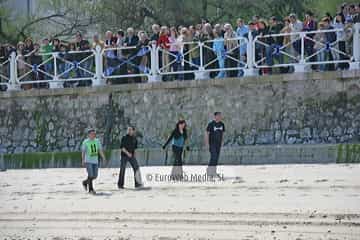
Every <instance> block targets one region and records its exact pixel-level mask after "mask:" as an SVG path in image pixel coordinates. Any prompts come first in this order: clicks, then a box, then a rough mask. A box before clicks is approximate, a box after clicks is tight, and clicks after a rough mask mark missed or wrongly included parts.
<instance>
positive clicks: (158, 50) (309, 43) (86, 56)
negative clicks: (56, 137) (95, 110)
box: [0, 23, 360, 90]
mask: <svg viewBox="0 0 360 240" xmlns="http://www.w3.org/2000/svg"><path fill="white" fill-rule="evenodd" d="M339 34H340V35H341V34H344V30H343V29H331V30H318V31H311V32H298V33H281V34H272V35H264V36H256V37H255V38H253V36H252V34H251V33H249V34H248V36H247V38H244V37H239V38H232V39H223V38H218V39H215V40H211V41H204V42H201V41H193V42H182V43H180V44H179V43H177V44H178V48H177V51H170V49H172V50H174V48H164V47H160V46H156V45H155V44H153V45H149V46H142V47H119V48H104V49H102V48H101V47H100V46H97V47H96V48H95V49H92V50H86V51H73V52H55V53H48V54H40V53H38V52H32V53H30V54H28V55H27V56H22V55H16V53H15V52H13V53H12V54H11V55H10V57H9V59H7V60H5V61H4V59H2V63H1V64H0V79H1V81H0V85H1V86H4V85H5V86H7V89H8V90H16V89H20V87H21V86H23V85H26V84H47V87H50V88H61V87H69V86H88V85H93V86H98V85H104V84H106V83H109V82H110V83H113V82H115V83H116V82H120V83H124V82H145V81H148V82H154V81H161V79H162V78H167V77H169V76H173V78H174V79H178V80H181V79H184V75H186V74H189V73H191V74H193V78H194V79H207V78H209V75H210V74H212V77H218V78H222V77H238V76H243V75H245V76H251V75H257V74H258V73H259V71H261V70H262V69H269V68H270V69H273V68H284V67H292V68H293V70H294V71H295V72H306V71H310V67H312V68H317V69H316V70H320V71H321V70H328V68H327V66H330V65H333V66H335V65H337V66H338V67H339V68H340V69H360V23H357V24H355V25H354V26H353V29H352V33H351V38H352V45H351V46H349V45H347V46H345V42H344V41H343V39H339V38H337V37H335V38H334V35H339ZM346 47H347V48H348V50H349V49H350V51H347V50H346ZM350 52H351V54H350ZM333 70H334V68H333Z"/></svg>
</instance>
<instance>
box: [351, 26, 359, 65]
mask: <svg viewBox="0 0 360 240" xmlns="http://www.w3.org/2000/svg"><path fill="white" fill-rule="evenodd" d="M350 69H360V23H355V24H354V26H353V62H351V63H350Z"/></svg>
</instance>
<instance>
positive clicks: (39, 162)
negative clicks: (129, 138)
mask: <svg viewBox="0 0 360 240" xmlns="http://www.w3.org/2000/svg"><path fill="white" fill-rule="evenodd" d="M105 156H106V159H110V157H111V150H108V151H105ZM4 161H5V164H6V166H7V168H11V169H18V168H24V169H33V168H53V167H58V168H66V167H80V166H81V153H80V152H40V153H19V154H5V155H4Z"/></svg>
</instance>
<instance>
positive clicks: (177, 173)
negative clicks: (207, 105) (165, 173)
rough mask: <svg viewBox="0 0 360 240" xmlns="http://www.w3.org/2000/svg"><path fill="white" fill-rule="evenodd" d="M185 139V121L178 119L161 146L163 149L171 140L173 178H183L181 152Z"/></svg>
mask: <svg viewBox="0 0 360 240" xmlns="http://www.w3.org/2000/svg"><path fill="white" fill-rule="evenodd" d="M186 139H187V131H186V122H185V120H179V121H178V122H177V124H176V127H175V129H174V130H173V131H172V133H171V135H170V137H169V138H168V140H167V141H166V143H165V144H164V146H163V149H165V148H166V146H167V145H168V144H169V143H170V141H172V151H173V156H174V165H173V169H172V172H171V176H172V177H173V178H174V180H181V179H182V178H183V169H182V164H183V163H182V153H183V151H184V146H185V141H186Z"/></svg>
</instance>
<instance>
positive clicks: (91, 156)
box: [81, 129, 106, 194]
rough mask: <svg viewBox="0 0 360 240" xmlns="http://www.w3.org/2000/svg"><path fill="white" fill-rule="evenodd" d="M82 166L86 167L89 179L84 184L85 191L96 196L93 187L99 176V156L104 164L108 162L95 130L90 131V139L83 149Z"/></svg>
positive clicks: (83, 144) (85, 141)
mask: <svg viewBox="0 0 360 240" xmlns="http://www.w3.org/2000/svg"><path fill="white" fill-rule="evenodd" d="M81 152H82V153H81V159H82V165H83V166H84V167H86V171H87V174H88V177H87V179H86V180H84V181H83V182H82V185H83V187H84V188H85V190H86V191H87V190H89V193H91V194H96V192H95V190H94V186H93V180H95V179H96V178H97V176H98V169H99V154H100V156H101V158H102V159H103V161H104V162H106V158H105V154H104V152H103V149H102V146H101V143H100V140H99V139H97V138H96V132H95V129H89V130H88V138H87V139H85V140H84V141H83V143H82V147H81Z"/></svg>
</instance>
